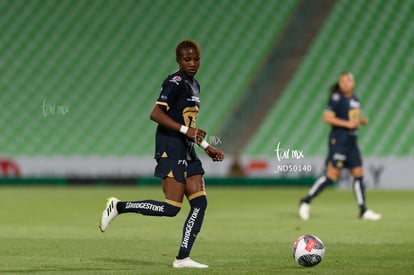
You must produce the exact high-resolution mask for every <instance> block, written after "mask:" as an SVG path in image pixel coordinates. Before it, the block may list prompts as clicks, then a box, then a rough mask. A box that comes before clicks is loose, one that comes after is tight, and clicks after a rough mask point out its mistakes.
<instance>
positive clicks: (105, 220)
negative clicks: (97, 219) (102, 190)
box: [99, 197, 120, 232]
mask: <svg viewBox="0 0 414 275" xmlns="http://www.w3.org/2000/svg"><path fill="white" fill-rule="evenodd" d="M119 201H120V200H119V199H117V198H114V197H110V198H108V199H107V200H106V207H105V209H104V211H103V212H102V217H101V223H100V224H99V228H100V229H101V232H105V231H106V230H107V229H108V226H109V224H110V223H111V222H112V221H113V220H114V219H115V218H116V216H118V215H119V213H118V210H117V209H116V205H117V203H118V202H119Z"/></svg>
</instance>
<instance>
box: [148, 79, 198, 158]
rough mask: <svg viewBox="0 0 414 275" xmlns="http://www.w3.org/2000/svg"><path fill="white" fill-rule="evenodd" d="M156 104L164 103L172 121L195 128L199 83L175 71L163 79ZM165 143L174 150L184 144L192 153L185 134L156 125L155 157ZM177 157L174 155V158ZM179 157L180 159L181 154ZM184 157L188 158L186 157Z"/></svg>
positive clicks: (161, 151)
mask: <svg viewBox="0 0 414 275" xmlns="http://www.w3.org/2000/svg"><path fill="white" fill-rule="evenodd" d="M156 104H159V105H164V106H165V107H166V109H167V112H166V113H167V115H168V116H169V117H171V118H172V119H173V120H174V121H176V122H178V123H180V124H183V125H186V126H188V127H193V128H195V127H196V120H197V115H198V110H199V107H200V85H199V84H198V82H197V80H195V79H194V78H192V77H189V76H188V75H186V74H185V73H183V72H180V71H177V72H175V73H173V74H171V75H169V76H168V77H167V78H166V79H165V80H164V82H163V84H162V87H161V92H160V96H159V97H158V99H157V102H156ZM167 143H170V144H171V146H170V147H175V148H176V149H177V150H176V151H180V150H182V149H183V146H185V147H186V148H187V151H188V152H189V153H190V154H191V155H193V153H194V152H193V151H194V148H193V144H192V142H190V141H189V140H188V139H187V138H186V137H185V135H183V134H181V133H179V132H177V131H174V130H170V129H167V128H165V127H163V126H160V125H158V127H157V132H156V153H155V157H156V158H157V157H160V156H158V155H159V154H163V151H165V150H166V149H165V148H161V147H164V146H166V145H165V144H167ZM184 151H185V150H184ZM171 157H173V156H171ZM178 157H179V156H174V158H178ZM180 157H181V158H180V159H182V156H180ZM186 158H187V159H188V157H186Z"/></svg>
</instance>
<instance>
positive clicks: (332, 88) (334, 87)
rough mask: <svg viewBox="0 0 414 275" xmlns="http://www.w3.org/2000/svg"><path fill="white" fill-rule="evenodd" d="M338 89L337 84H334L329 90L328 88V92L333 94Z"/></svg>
mask: <svg viewBox="0 0 414 275" xmlns="http://www.w3.org/2000/svg"><path fill="white" fill-rule="evenodd" d="M339 91H340V88H339V82H336V83H335V84H333V85H332V86H331V87H330V88H329V92H330V93H331V94H333V93H335V92H339Z"/></svg>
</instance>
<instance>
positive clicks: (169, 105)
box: [100, 40, 224, 268]
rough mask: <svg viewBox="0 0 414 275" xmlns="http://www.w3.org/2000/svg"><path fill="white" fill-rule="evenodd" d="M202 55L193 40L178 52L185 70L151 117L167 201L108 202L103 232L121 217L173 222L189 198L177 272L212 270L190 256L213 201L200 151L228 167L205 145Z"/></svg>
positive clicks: (167, 85) (171, 81) (166, 85)
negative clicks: (201, 117)
mask: <svg viewBox="0 0 414 275" xmlns="http://www.w3.org/2000/svg"><path fill="white" fill-rule="evenodd" d="M200 56H201V51H200V47H199V45H198V44H197V42H195V41H193V40H184V41H181V42H180V43H179V44H178V45H177V47H176V61H177V63H178V65H179V70H178V71H177V72H175V73H173V74H171V75H169V76H168V77H167V78H166V79H165V80H164V82H163V84H162V88H161V93H160V95H159V97H158V100H157V101H156V104H155V106H154V109H153V110H152V112H151V115H150V118H151V120H153V121H155V122H156V123H158V127H157V131H156V138H155V159H156V161H157V166H156V168H155V176H156V177H160V178H162V187H163V192H164V195H165V201H164V202H161V201H154V200H143V201H120V200H119V199H117V198H115V197H111V198H108V201H107V205H106V207H105V210H104V211H103V213H102V218H101V224H100V229H101V231H102V232H105V231H106V230H107V228H108V226H109V224H110V223H111V222H112V221H113V220H114V219H115V217H117V216H118V215H119V214H123V213H128V212H134V213H138V214H142V215H148V216H167V217H173V216H175V215H177V213H178V212H179V211H180V209H181V206H182V202H183V197H184V195H185V196H186V197H187V199H188V201H189V203H190V206H191V209H190V213H189V214H188V217H187V220H186V221H185V224H184V228H183V233H182V239H181V244H180V248H179V251H178V255H177V257H176V259H175V260H174V262H173V267H176V268H183V267H190V268H207V267H208V266H207V265H205V264H201V263H198V262H195V261H193V260H192V259H191V258H190V257H189V255H190V251H191V248H192V246H193V244H194V241H195V239H196V236H197V234H198V232H199V231H200V229H201V225H202V223H203V219H204V212H205V210H206V208H207V197H206V193H205V189H204V180H203V175H204V170H203V167H202V164H201V161H200V160H199V158H198V157H197V155H196V153H195V150H194V143H197V144H198V145H199V146H201V147H202V148H203V149H204V151H205V152H206V153H207V155H208V156H209V157H210V158H211V159H212V160H213V161H222V160H223V158H224V154H223V152H222V151H221V150H219V149H216V148H214V147H212V146H211V145H209V144H208V143H207V142H206V141H205V139H204V138H205V135H206V132H205V131H204V130H202V129H199V128H196V119H197V115H198V110H199V107H200V98H199V93H200V85H199V84H198V82H197V80H196V79H195V78H194V76H195V75H196V73H197V71H198V68H199V66H200Z"/></svg>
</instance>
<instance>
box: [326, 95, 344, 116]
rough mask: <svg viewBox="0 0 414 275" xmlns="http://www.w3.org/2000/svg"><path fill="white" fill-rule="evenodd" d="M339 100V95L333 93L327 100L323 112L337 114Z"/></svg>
mask: <svg viewBox="0 0 414 275" xmlns="http://www.w3.org/2000/svg"><path fill="white" fill-rule="evenodd" d="M340 99H341V96H340V94H339V93H333V94H332V95H331V96H330V97H329V100H328V105H327V106H326V108H325V111H328V112H329V111H330V112H332V113H334V114H337V113H338V108H339V101H340Z"/></svg>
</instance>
